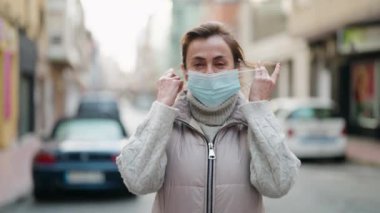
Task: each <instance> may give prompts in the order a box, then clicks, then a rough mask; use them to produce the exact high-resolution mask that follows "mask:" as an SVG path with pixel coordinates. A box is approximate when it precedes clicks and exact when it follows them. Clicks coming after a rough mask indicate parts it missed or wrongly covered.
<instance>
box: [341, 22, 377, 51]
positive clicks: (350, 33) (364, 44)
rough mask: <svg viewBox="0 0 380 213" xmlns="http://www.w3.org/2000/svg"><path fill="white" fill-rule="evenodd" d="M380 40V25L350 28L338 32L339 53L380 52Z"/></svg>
mask: <svg viewBox="0 0 380 213" xmlns="http://www.w3.org/2000/svg"><path fill="white" fill-rule="evenodd" d="M379 38H380V25H372V26H358V27H348V28H345V29H343V30H342V31H340V32H338V42H337V44H338V51H339V53H341V54H355V53H365V52H373V51H379V50H380V39H379Z"/></svg>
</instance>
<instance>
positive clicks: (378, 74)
mask: <svg viewBox="0 0 380 213" xmlns="http://www.w3.org/2000/svg"><path fill="white" fill-rule="evenodd" d="M379 38H380V24H379V23H370V24H360V25H353V26H349V27H346V28H344V29H342V30H341V31H339V32H338V51H339V53H340V54H341V55H342V56H343V57H344V60H343V62H344V63H343V64H342V69H341V72H340V73H341V78H342V80H343V85H342V86H341V94H342V96H341V103H340V104H341V106H343V107H344V112H345V117H346V119H347V121H348V131H349V132H350V133H352V134H358V135H364V136H370V137H376V138H380V40H379Z"/></svg>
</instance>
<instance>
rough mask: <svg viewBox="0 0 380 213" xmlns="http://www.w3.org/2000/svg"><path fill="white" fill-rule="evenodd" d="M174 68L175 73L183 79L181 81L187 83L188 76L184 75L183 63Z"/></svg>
mask: <svg viewBox="0 0 380 213" xmlns="http://www.w3.org/2000/svg"><path fill="white" fill-rule="evenodd" d="M173 70H174V73H175V74H176V75H178V76H179V78H180V79H181V81H183V82H185V83H187V81H186V78H185V76H184V74H183V72H182V69H181V65H178V66H176V67H174V68H173Z"/></svg>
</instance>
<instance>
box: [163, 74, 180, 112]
mask: <svg viewBox="0 0 380 213" xmlns="http://www.w3.org/2000/svg"><path fill="white" fill-rule="evenodd" d="M182 87H183V81H182V80H181V79H180V77H179V76H178V75H176V74H175V73H174V70H173V69H170V70H169V71H168V72H166V73H165V74H164V75H163V76H161V78H160V79H159V80H158V82H157V88H158V92H157V101H158V102H160V103H163V104H165V105H167V106H173V104H174V102H175V99H176V98H177V95H178V93H179V92H181V90H182Z"/></svg>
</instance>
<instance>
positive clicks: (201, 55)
mask: <svg viewBox="0 0 380 213" xmlns="http://www.w3.org/2000/svg"><path fill="white" fill-rule="evenodd" d="M186 66H187V67H186V68H187V69H186V70H185V69H184V68H183V70H184V72H185V76H187V71H188V70H191V71H196V72H202V73H217V72H220V71H224V70H232V69H234V60H233V56H232V52H231V50H230V48H229V46H228V45H227V43H226V42H225V41H224V40H223V38H222V37H220V36H217V35H215V36H211V37H209V38H207V39H203V38H200V39H195V40H194V41H192V42H191V43H190V45H189V47H188V50H187V56H186Z"/></svg>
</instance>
